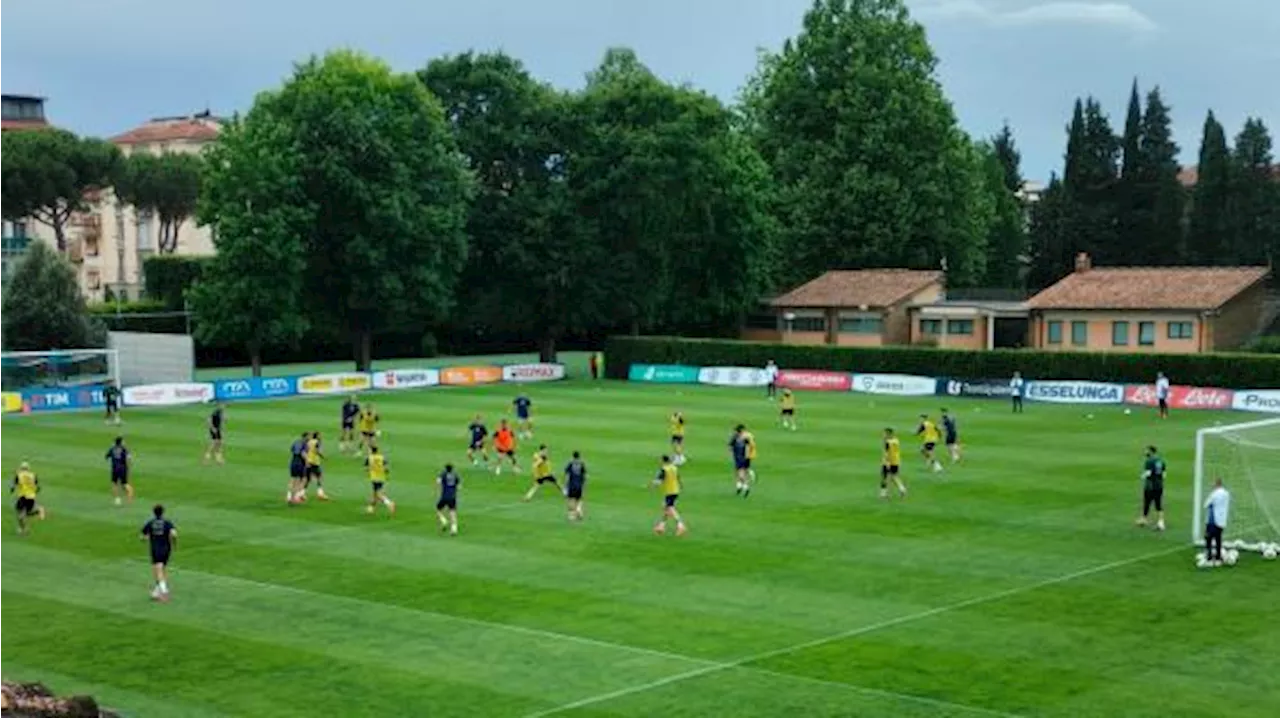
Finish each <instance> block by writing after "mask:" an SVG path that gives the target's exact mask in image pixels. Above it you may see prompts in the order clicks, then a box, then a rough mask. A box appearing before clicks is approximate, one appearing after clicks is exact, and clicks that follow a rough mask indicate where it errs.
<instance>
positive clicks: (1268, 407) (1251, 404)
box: [1231, 389, 1280, 414]
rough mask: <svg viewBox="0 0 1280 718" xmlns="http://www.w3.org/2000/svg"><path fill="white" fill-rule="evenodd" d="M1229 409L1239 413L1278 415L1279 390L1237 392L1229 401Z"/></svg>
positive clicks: (1279, 406) (1279, 411)
mask: <svg viewBox="0 0 1280 718" xmlns="http://www.w3.org/2000/svg"><path fill="white" fill-rule="evenodd" d="M1231 407H1232V408H1233V409H1239V410H1240V411H1262V412H1266V413H1268V414H1280V389H1240V390H1237V391H1236V393H1235V396H1234V397H1232V399H1231Z"/></svg>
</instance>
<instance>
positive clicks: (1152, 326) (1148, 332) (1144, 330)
mask: <svg viewBox="0 0 1280 718" xmlns="http://www.w3.org/2000/svg"><path fill="white" fill-rule="evenodd" d="M1155 343H1156V323H1155V322H1138V344H1140V345H1141V346H1144V347H1149V346H1154V345H1155Z"/></svg>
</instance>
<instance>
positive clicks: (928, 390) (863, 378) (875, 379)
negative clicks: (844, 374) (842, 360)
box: [852, 374, 938, 396]
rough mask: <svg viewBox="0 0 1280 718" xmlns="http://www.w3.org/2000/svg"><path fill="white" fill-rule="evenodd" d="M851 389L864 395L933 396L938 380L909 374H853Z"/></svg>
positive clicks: (936, 389)
mask: <svg viewBox="0 0 1280 718" xmlns="http://www.w3.org/2000/svg"><path fill="white" fill-rule="evenodd" d="M852 388H853V390H854V391H857V392H862V393H865V394H889V395H892V396H933V395H934V394H935V393H937V391H938V380H937V379H935V378H933V377H931V376H914V375H911V374H854V375H853V387H852Z"/></svg>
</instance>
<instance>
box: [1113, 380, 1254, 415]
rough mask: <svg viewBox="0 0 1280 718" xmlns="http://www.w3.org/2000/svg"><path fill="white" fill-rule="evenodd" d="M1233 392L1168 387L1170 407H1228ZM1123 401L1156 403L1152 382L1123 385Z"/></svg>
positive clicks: (1127, 402)
mask: <svg viewBox="0 0 1280 718" xmlns="http://www.w3.org/2000/svg"><path fill="white" fill-rule="evenodd" d="M1234 395H1235V392H1233V391H1231V390H1230V389H1213V388H1208V387H1202V386H1171V387H1169V408H1171V409H1230V408H1231V401H1232V399H1233V398H1234ZM1124 403H1126V404H1137V405H1139V406H1155V405H1156V403H1157V402H1156V387H1155V385H1154V384H1131V385H1129V386H1127V387H1125V390H1124Z"/></svg>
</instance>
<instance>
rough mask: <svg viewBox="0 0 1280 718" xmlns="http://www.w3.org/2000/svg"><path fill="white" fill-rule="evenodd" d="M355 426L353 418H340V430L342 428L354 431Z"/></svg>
mask: <svg viewBox="0 0 1280 718" xmlns="http://www.w3.org/2000/svg"><path fill="white" fill-rule="evenodd" d="M355 428H356V422H355V421H354V420H353V419H343V420H342V430H343V431H355Z"/></svg>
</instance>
